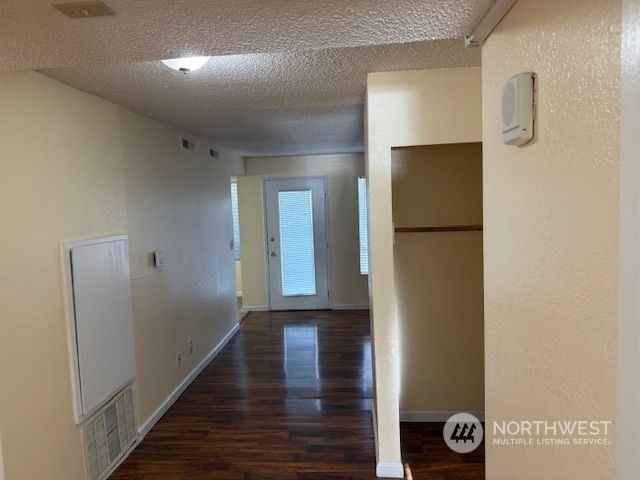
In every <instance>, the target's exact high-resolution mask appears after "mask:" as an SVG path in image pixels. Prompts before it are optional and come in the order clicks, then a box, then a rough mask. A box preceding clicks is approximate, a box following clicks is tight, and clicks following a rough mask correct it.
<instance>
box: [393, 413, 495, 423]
mask: <svg viewBox="0 0 640 480" xmlns="http://www.w3.org/2000/svg"><path fill="white" fill-rule="evenodd" d="M462 412H464V413H470V414H471V415H473V416H475V417H477V418H478V420H480V421H481V422H484V411H482V410H466V411H464V410H413V411H406V410H405V411H403V412H400V421H401V422H446V421H447V420H449V417H451V416H452V415H455V414H456V413H462Z"/></svg>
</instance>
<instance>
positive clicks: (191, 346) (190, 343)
mask: <svg viewBox="0 0 640 480" xmlns="http://www.w3.org/2000/svg"><path fill="white" fill-rule="evenodd" d="M192 353H193V338H190V339H189V354H192Z"/></svg>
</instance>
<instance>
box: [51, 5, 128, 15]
mask: <svg viewBox="0 0 640 480" xmlns="http://www.w3.org/2000/svg"><path fill="white" fill-rule="evenodd" d="M53 7H54V8H55V9H57V10H59V11H61V12H62V13H64V14H65V15H66V16H67V17H69V18H89V17H105V16H107V15H115V13H116V12H114V11H113V10H111V9H110V8H109V7H107V6H106V5H105V4H104V3H102V2H98V1H95V2H71V3H54V4H53Z"/></svg>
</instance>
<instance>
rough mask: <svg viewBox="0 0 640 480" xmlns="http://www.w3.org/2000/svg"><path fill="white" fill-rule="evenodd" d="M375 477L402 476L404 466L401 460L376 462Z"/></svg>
mask: <svg viewBox="0 0 640 480" xmlns="http://www.w3.org/2000/svg"><path fill="white" fill-rule="evenodd" d="M376 477H382V478H404V466H403V465H402V462H378V464H377V465H376Z"/></svg>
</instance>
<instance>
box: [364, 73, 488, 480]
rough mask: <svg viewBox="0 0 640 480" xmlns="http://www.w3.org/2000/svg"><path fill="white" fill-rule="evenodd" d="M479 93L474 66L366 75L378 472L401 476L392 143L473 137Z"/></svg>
mask: <svg viewBox="0 0 640 480" xmlns="http://www.w3.org/2000/svg"><path fill="white" fill-rule="evenodd" d="M481 98H482V97H481V83H480V68H479V67H470V68H448V69H433V70H420V71H409V72H390V73H372V74H369V76H368V78H367V109H366V110H367V112H366V134H367V138H366V171H367V179H368V184H369V190H368V192H369V255H370V259H369V262H370V263H369V265H370V271H371V273H370V276H369V295H370V304H371V333H372V347H373V355H374V379H375V410H376V411H375V420H376V438H377V461H378V465H377V474H378V476H387V477H402V460H401V455H400V426H399V389H400V384H399V379H400V375H399V355H398V341H397V337H398V332H397V328H398V323H397V317H396V293H395V280H394V276H395V274H394V266H393V219H392V208H391V180H392V177H391V148H392V147H404V146H416V145H435V144H444V143H466V142H479V141H480V140H481V138H482V126H481V103H482V101H481Z"/></svg>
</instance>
